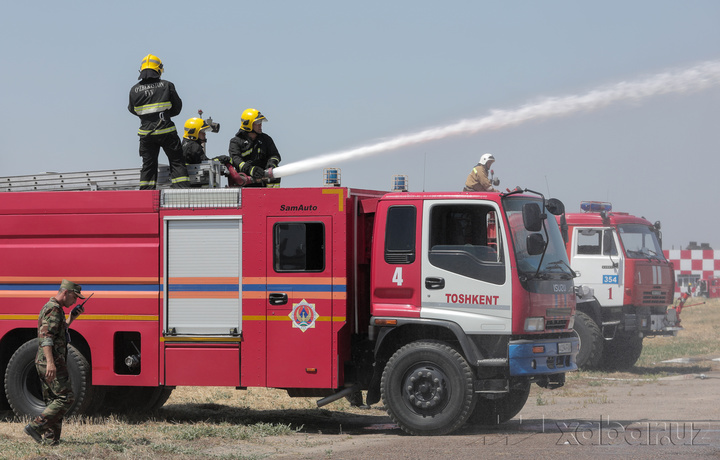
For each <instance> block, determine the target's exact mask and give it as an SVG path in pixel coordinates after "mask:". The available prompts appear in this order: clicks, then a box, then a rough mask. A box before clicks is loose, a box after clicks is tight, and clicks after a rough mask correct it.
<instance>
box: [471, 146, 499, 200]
mask: <svg viewBox="0 0 720 460" xmlns="http://www.w3.org/2000/svg"><path fill="white" fill-rule="evenodd" d="M494 162H495V157H494V156H492V154H490V153H486V154H484V155H483V156H481V157H480V161H478V164H477V165H475V167H474V168H473V169H472V171H470V174H468V177H467V180H466V181H465V188H463V192H497V190H496V189H495V188H494V187H493V185H500V181H499V180H498V179H495V180H492V179H491V178H490V175H489V174H488V172H489V171H490V167H491V166H492V164H493V163H494Z"/></svg>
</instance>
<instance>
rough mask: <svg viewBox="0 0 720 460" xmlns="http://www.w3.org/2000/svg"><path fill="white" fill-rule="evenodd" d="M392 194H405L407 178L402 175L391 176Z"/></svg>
mask: <svg viewBox="0 0 720 460" xmlns="http://www.w3.org/2000/svg"><path fill="white" fill-rule="evenodd" d="M392 191H393V192H407V191H408V178H407V176H404V175H400V174H398V175H396V176H393V188H392Z"/></svg>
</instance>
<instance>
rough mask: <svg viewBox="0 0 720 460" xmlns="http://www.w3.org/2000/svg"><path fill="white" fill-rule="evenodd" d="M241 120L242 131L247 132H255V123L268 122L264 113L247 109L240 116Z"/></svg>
mask: <svg viewBox="0 0 720 460" xmlns="http://www.w3.org/2000/svg"><path fill="white" fill-rule="evenodd" d="M240 119H241V120H242V124H241V125H240V129H242V130H243V131H247V132H250V131H252V130H253V123H255V122H256V121H261V120H267V118H265V117H264V116H263V114H262V113H260V112H258V111H257V110H255V109H246V110H245V111H244V112H243V113H242V115H241V116H240Z"/></svg>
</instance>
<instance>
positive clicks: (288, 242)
mask: <svg viewBox="0 0 720 460" xmlns="http://www.w3.org/2000/svg"><path fill="white" fill-rule="evenodd" d="M273 267H274V269H275V271H276V272H321V271H323V269H324V268H325V226H324V225H323V224H322V223H321V222H280V223H277V224H275V226H274V227H273Z"/></svg>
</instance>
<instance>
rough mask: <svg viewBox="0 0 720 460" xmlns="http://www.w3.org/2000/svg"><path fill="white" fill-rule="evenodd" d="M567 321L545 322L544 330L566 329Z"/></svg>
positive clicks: (552, 320) (553, 320)
mask: <svg viewBox="0 0 720 460" xmlns="http://www.w3.org/2000/svg"><path fill="white" fill-rule="evenodd" d="M567 323H568V320H567V319H548V320H546V321H545V330H548V329H567Z"/></svg>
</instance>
